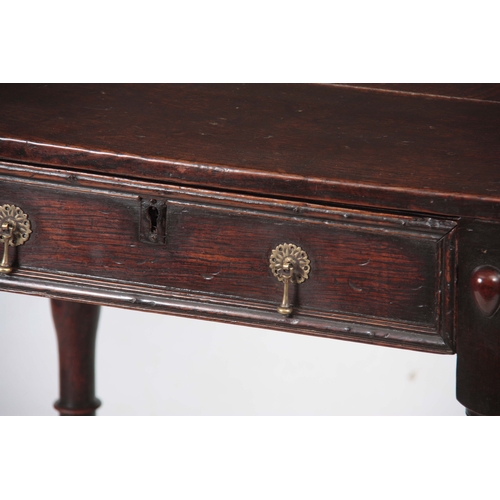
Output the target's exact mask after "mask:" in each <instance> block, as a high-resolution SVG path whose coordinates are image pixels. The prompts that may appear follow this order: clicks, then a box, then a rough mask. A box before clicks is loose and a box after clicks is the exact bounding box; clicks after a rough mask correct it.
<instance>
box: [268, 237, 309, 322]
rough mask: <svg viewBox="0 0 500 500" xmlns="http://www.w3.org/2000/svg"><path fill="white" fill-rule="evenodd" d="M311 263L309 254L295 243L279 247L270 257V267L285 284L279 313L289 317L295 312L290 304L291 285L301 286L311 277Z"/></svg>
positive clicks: (283, 244)
mask: <svg viewBox="0 0 500 500" xmlns="http://www.w3.org/2000/svg"><path fill="white" fill-rule="evenodd" d="M310 264H311V262H310V260H309V258H308V256H307V253H306V252H305V251H304V250H302V248H300V247H299V246H297V245H294V244H293V243H282V244H281V245H278V246H277V247H276V248H275V249H274V250H273V251H272V252H271V257H269V267H270V268H271V270H272V272H273V274H274V276H276V278H277V279H278V281H281V282H283V299H282V301H281V305H279V306H278V312H279V313H280V314H283V315H284V316H289V315H290V314H292V312H293V307H292V305H291V304H290V297H289V294H290V283H296V284H300V283H302V282H303V281H305V280H306V279H307V278H308V277H309V271H310V270H311V266H310Z"/></svg>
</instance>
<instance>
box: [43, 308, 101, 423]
mask: <svg viewBox="0 0 500 500" xmlns="http://www.w3.org/2000/svg"><path fill="white" fill-rule="evenodd" d="M51 306H52V317H53V319H54V325H55V327H56V333H57V341H58V345H59V387H60V392H59V399H58V400H57V401H56V402H55V403H54V407H55V409H56V410H57V411H59V414H60V415H63V416H76V415H95V411H96V409H97V408H99V406H100V405H101V402H100V401H99V400H98V399H97V398H96V397H95V362H94V359H95V340H96V332H97V323H98V322H99V312H100V306H95V305H92V304H81V303H79V302H67V301H65V300H56V299H52V300H51Z"/></svg>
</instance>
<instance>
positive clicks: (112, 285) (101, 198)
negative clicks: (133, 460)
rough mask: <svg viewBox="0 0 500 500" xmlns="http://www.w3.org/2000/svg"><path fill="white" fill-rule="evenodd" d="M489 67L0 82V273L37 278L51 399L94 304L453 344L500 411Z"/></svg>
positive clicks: (415, 345)
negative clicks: (382, 77) (191, 79)
mask: <svg viewBox="0 0 500 500" xmlns="http://www.w3.org/2000/svg"><path fill="white" fill-rule="evenodd" d="M499 111H500V86H498V85H479V84H470V85H404V84H380V85H365V84H357V85H347V84H345V85H330V84H304V85H281V84H280V85H276V84H275V85H123V84H122V85H1V86H0V231H1V232H0V236H1V239H0V251H1V254H0V255H1V261H0V290H4V291H10V292H18V293H28V294H36V295H41V296H45V297H49V298H51V299H52V300H51V303H52V312H53V317H54V322H55V326H56V332H57V338H58V345H59V361H60V399H59V400H58V401H57V402H56V404H55V406H56V408H57V409H58V411H59V412H60V414H61V415H94V414H95V411H96V409H97V408H98V406H99V404H100V403H99V401H98V399H97V398H96V397H95V391H94V347H95V338H96V329H97V323H98V319H99V306H100V305H109V306H117V307H123V308H130V309H138V310H142V311H154V312H159V313H165V314H174V315H179V316H188V317H196V318H203V319H207V320H216V321H222V322H229V323H235V324H241V325H254V326H259V327H264V328H269V329H274V330H283V331H287V332H293V333H301V334H307V335H316V336H323V337H330V338H336V339H345V340H350V341H356V342H365V343H371V344H378V345H384V346H387V347H397V348H404V349H413V350H420V351H426V352H434V353H442V354H455V353H456V354H457V398H458V400H459V401H460V402H461V403H462V404H463V405H464V406H465V407H466V413H467V414H469V415H498V414H500V377H499V376H498V373H499V367H500V314H499V313H498V308H499V303H500V271H499V269H500V134H499V131H500V113H499Z"/></svg>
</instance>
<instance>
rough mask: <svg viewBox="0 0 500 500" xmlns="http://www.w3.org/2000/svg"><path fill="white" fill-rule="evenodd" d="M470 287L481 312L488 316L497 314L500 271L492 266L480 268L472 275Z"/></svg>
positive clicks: (499, 294) (499, 296)
mask: <svg viewBox="0 0 500 500" xmlns="http://www.w3.org/2000/svg"><path fill="white" fill-rule="evenodd" d="M470 285H471V288H472V293H473V295H474V300H475V301H476V304H477V307H479V309H480V311H481V312H482V313H483V314H485V315H486V316H492V315H493V314H495V312H496V310H497V309H498V305H499V303H500V271H498V269H495V268H494V267H491V266H484V267H479V268H478V269H476V270H475V271H474V272H473V273H472V276H471V280H470Z"/></svg>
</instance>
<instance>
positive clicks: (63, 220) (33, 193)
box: [0, 165, 456, 350]
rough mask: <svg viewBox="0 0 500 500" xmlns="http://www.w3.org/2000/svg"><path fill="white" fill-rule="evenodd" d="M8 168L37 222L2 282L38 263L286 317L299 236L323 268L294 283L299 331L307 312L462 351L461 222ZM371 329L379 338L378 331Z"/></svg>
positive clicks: (7, 183)
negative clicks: (458, 331) (148, 218)
mask: <svg viewBox="0 0 500 500" xmlns="http://www.w3.org/2000/svg"><path fill="white" fill-rule="evenodd" d="M0 172H1V173H2V174H3V175H2V176H1V177H0V190H1V192H2V196H3V199H4V200H5V201H6V202H8V203H12V204H16V205H19V206H21V207H22V209H23V210H24V211H25V212H26V213H28V214H29V218H30V221H31V224H32V229H33V233H32V235H31V237H30V240H29V241H28V242H27V243H26V244H25V245H23V246H21V247H17V252H15V251H14V249H13V250H12V251H11V258H12V259H13V260H14V265H15V268H16V270H17V271H16V272H15V273H13V274H12V275H11V276H7V277H4V278H3V279H0V286H2V287H6V288H7V287H9V285H10V283H11V282H12V281H15V278H16V277H17V276H23V273H25V272H26V271H37V272H43V273H49V274H52V275H64V276H66V277H67V279H68V278H69V277H71V276H73V277H75V278H80V279H86V278H87V279H92V280H94V282H96V284H97V283H98V282H99V281H105V282H107V283H108V287H111V288H112V287H114V288H115V289H116V290H125V291H127V292H128V293H129V292H130V288H129V286H130V285H133V286H139V287H142V290H141V291H140V292H139V294H138V295H136V301H137V298H138V297H139V296H141V295H143V294H144V293H146V294H148V293H149V294H153V295H160V296H163V297H173V296H176V297H184V298H186V297H188V298H189V299H196V298H197V300H198V301H206V300H209V301H211V303H213V304H218V305H220V306H223V305H232V306H237V307H243V308H246V309H253V310H254V311H267V312H269V313H270V315H271V317H272V316H273V315H274V318H275V319H274V321H275V322H276V323H278V322H280V321H281V319H282V318H281V317H280V315H279V314H278V313H277V312H276V308H277V306H278V305H279V303H280V301H281V296H282V294H283V284H282V283H280V282H279V281H278V280H277V279H276V278H275V277H274V276H273V275H272V272H271V270H270V268H269V258H270V255H271V252H272V250H273V249H274V248H275V247H276V246H277V245H279V244H281V243H293V244H296V245H298V246H301V247H302V248H303V249H304V250H305V251H306V252H307V253H308V255H309V258H310V260H311V273H310V278H309V279H308V280H307V281H305V282H304V283H302V284H300V285H295V286H293V287H292V294H293V297H292V302H293V305H294V314H293V317H292V322H291V323H288V327H289V328H290V329H291V331H297V332H300V331H301V326H300V325H297V326H295V325H294V323H293V322H294V321H295V322H298V321H299V319H300V318H302V317H303V316H310V317H313V318H319V319H321V320H328V319H339V320H340V321H342V320H343V321H346V322H349V321H354V322H358V323H363V324H365V325H372V326H374V327H377V328H387V327H389V328H392V329H396V330H400V331H405V332H406V334H408V333H412V332H413V333H414V334H416V335H417V337H415V338H414V339H413V340H414V342H415V343H418V338H419V337H418V335H428V336H429V337H434V343H436V344H438V345H439V346H440V349H445V350H446V349H453V339H454V324H453V321H450V316H449V311H452V310H453V301H454V299H453V285H454V280H455V270H454V264H453V262H454V247H455V244H454V236H453V235H454V228H455V226H456V222H454V221H448V220H443V219H433V218H429V217H409V216H401V215H390V214H385V215H382V214H373V213H368V212H363V211H358V210H347V209H337V208H327V207H322V206H319V205H311V204H305V203H298V202H287V201H279V200H272V199H264V198H255V197H249V196H246V195H229V194H224V193H211V192H210V191H203V190H198V189H194V188H192V189H186V188H185V189H183V190H182V191H179V189H178V188H177V187H175V186H168V185H164V186H162V185H159V184H154V185H153V184H145V183H136V182H133V181H124V180H121V181H118V180H114V179H112V178H104V177H102V176H100V177H99V178H98V177H97V176H89V175H86V174H78V173H74V174H72V175H71V176H68V175H67V174H66V173H65V172H61V171H53V172H51V171H50V170H48V169H41V168H38V169H37V168H30V169H27V168H23V170H22V172H20V169H19V167H17V166H8V165H4V166H3V167H0ZM14 173H17V174H18V175H19V176H18V177H13V176H12V174H14ZM9 174H10V175H9ZM23 176H24V177H23ZM148 203H154V206H162V207H165V208H164V209H162V211H161V213H162V214H163V217H165V221H160V222H158V221H155V224H156V225H157V226H163V227H164V231H165V236H164V242H163V244H161V245H157V244H153V243H152V242H149V241H148V240H147V239H145V238H144V234H145V231H144V227H143V226H144V219H145V217H144V212H146V213H147V207H148ZM52 279H53V278H52ZM88 285H89V283H87V286H88ZM90 285H92V283H90ZM450 287H451V288H450ZM75 289H76V290H78V287H77V286H75ZM95 295H96V296H97V295H98V293H97V292H96V293H95ZM132 298H133V297H132ZM151 300H153V299H151ZM154 300H155V301H156V299H154ZM157 309H158V308H157ZM243 316H245V314H243ZM296 324H297V323H296ZM325 327H326V328H325ZM323 328H324V329H325V333H326V334H330V332H331V329H332V328H331V327H329V326H328V324H327V323H326V324H325V325H324V327H323ZM344 328H345V326H344ZM318 330H321V328H319V327H318ZM348 331H350V328H348ZM365 334H366V335H365V337H366V338H367V339H368V340H370V338H371V339H372V340H373V341H374V342H377V341H378V338H377V337H376V336H374V334H373V331H372V330H370V329H369V328H368V329H366V330H365ZM406 334H405V335H406Z"/></svg>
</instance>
